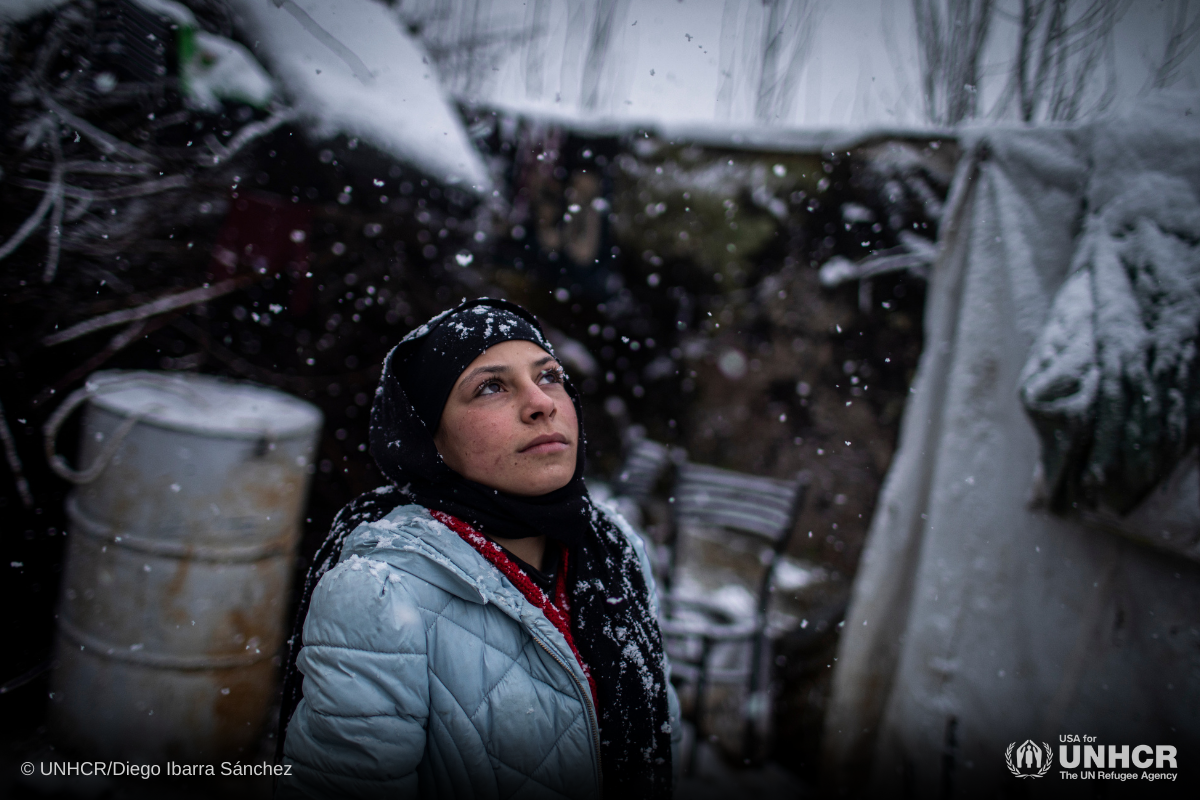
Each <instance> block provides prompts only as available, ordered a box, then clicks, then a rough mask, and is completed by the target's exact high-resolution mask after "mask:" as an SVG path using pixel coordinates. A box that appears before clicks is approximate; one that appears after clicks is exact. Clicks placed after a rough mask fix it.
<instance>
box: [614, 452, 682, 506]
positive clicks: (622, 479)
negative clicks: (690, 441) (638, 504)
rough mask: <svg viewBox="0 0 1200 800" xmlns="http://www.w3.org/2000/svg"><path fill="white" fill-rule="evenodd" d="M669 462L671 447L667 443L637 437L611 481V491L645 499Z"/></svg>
mask: <svg viewBox="0 0 1200 800" xmlns="http://www.w3.org/2000/svg"><path fill="white" fill-rule="evenodd" d="M670 463H671V449H670V448H669V447H668V446H667V445H665V444H661V443H659V442H655V441H652V440H650V439H638V440H637V441H635V442H634V443H633V445H632V446H631V447H630V448H629V455H627V456H626V457H625V463H624V464H623V465H622V466H621V469H620V470H618V472H617V475H616V478H615V479H614V480H613V482H612V489H613V493H614V494H618V495H622V494H623V495H625V496H627V497H632V498H633V499H635V500H638V501H642V500H645V499H646V498H647V497H649V496H650V493H651V492H653V491H654V486H655V484H657V483H658V480H659V478H661V477H662V474H663V472H664V471H665V470H666V469H667V467H668V466H669V465H670Z"/></svg>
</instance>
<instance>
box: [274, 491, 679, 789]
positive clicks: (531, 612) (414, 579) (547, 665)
mask: <svg viewBox="0 0 1200 800" xmlns="http://www.w3.org/2000/svg"><path fill="white" fill-rule="evenodd" d="M608 513H610V516H612V517H613V520H614V522H615V523H616V524H617V526H618V528H619V529H620V530H622V531H623V532H624V533H625V534H626V535H627V536H628V537H629V538H630V540H631V541H632V543H633V546H634V548H635V550H636V552H637V553H638V555H639V557H640V559H641V562H642V567H643V569H644V571H645V574H646V583H647V585H648V586H650V589H651V602H652V603H655V604H656V599H655V596H654V582H653V577H652V576H651V572H650V565H649V560H648V558H647V556H646V551H645V547H644V545H643V543H642V541H641V539H640V537H638V535H637V534H636V533H634V532H633V530H632V529H631V528H630V527H629V525H628V523H626V522H625V520H624V519H622V518H621V517H620V515H618V514H616V513H614V512H608ZM653 610H654V612H655V613H656V614H657V611H658V609H657V605H655V608H654V609H653ZM298 666H299V668H300V671H301V672H303V673H304V699H303V700H302V701H301V702H300V705H299V706H298V707H297V708H296V712H295V714H294V715H293V717H292V720H291V723H290V724H289V726H288V730H287V736H286V739H285V741H284V753H285V763H288V764H291V765H292V769H291V776H290V777H285V778H281V779H280V782H279V787H278V794H277V796H278V797H281V798H297V797H305V798H328V797H354V798H374V797H380V798H382V797H387V798H409V797H422V798H451V797H453V798H473V799H474V798H478V799H479V800H484V798H510V797H519V798H566V797H569V798H598V797H600V794H601V791H600V783H601V781H600V760H599V753H600V749H599V728H598V727H597V722H596V720H597V716H596V710H595V708H593V704H592V699H591V694H590V692H589V690H588V688H587V686H588V684H587V678H586V677H585V676H584V674H583V670H582V669H581V668H580V667H579V663H578V662H577V661H576V659H575V656H574V654H573V653H572V652H571V648H570V647H569V646H568V645H567V642H566V639H564V638H563V636H562V634H561V633H559V631H558V629H557V628H555V627H554V625H553V624H551V623H550V621H549V620H547V619H546V617H545V615H544V614H543V613H542V612H541V610H540V609H538V608H536V607H535V606H534V605H532V604H531V603H530V602H529V601H527V600H526V599H525V597H524V596H523V595H522V594H521V592H520V590H518V589H517V588H516V587H515V586H513V585H512V584H511V583H510V582H509V581H508V579H507V578H505V577H504V576H503V575H502V574H501V573H500V572H499V571H498V570H497V569H496V568H495V567H493V566H492V565H491V564H489V563H488V562H487V561H486V560H485V559H484V558H483V556H481V555H480V554H479V553H478V552H477V551H476V550H475V548H473V547H472V546H471V545H470V544H468V543H467V542H465V541H463V540H462V538H461V537H459V535H458V534H456V533H454V532H453V531H451V530H450V529H448V528H447V527H446V526H444V525H442V524H441V523H440V522H438V521H436V520H435V519H433V517H432V516H430V514H429V512H428V511H427V510H426V509H424V508H422V507H420V506H415V505H408V506H401V507H399V508H397V509H395V510H393V511H392V512H391V513H390V514H388V515H387V516H385V517H384V518H383V519H381V520H379V521H378V522H374V523H370V524H364V525H360V526H359V527H358V528H356V529H355V530H354V531H353V532H351V534H350V535H349V537H347V539H346V542H345V545H344V547H343V550H342V556H341V560H340V561H339V562H338V564H337V566H335V567H334V568H333V569H331V570H330V571H329V572H328V573H327V574H326V575H325V576H324V577H323V578H322V579H321V581H320V583H319V584H318V585H317V588H316V590H315V591H314V593H313V597H312V605H311V606H310V608H309V612H308V618H307V619H306V620H305V623H304V647H303V649H302V650H301V651H300V656H299V660H298ZM668 686H669V684H668ZM669 702H670V709H671V720H672V727H673V731H674V732H673V734H672V743H673V747H672V749H677V747H678V740H679V736H680V726H679V725H678V724H677V720H678V717H679V704H678V700H677V699H676V697H675V694H674V691H673V690H670V697H669ZM676 762H678V759H676Z"/></svg>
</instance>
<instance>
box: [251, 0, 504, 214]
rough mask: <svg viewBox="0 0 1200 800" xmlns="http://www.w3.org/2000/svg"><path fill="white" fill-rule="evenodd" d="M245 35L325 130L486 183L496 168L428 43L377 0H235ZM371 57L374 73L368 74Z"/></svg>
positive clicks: (446, 174) (464, 180) (449, 175)
mask: <svg viewBox="0 0 1200 800" xmlns="http://www.w3.org/2000/svg"><path fill="white" fill-rule="evenodd" d="M231 4H232V5H233V6H234V7H235V8H236V10H237V12H238V16H239V17H240V20H239V22H240V25H241V27H242V29H243V32H244V33H245V34H246V38H247V39H248V40H249V41H253V42H255V43H256V46H255V47H254V50H255V53H256V55H257V56H258V57H259V58H260V59H262V60H263V61H264V62H266V64H267V65H268V68H269V69H270V70H271V72H272V74H273V75H274V76H275V78H276V79H277V80H278V81H279V82H280V84H281V85H282V86H283V89H284V93H285V94H286V96H287V97H288V98H289V100H290V101H291V102H292V103H294V104H295V106H296V108H297V110H298V111H299V112H300V113H301V114H302V115H303V116H304V117H306V118H307V119H309V120H310V121H311V122H312V123H314V126H315V128H314V130H313V133H314V134H315V135H316V136H319V137H322V138H325V137H331V136H336V135H337V134H339V133H340V134H345V135H347V136H350V137H357V138H359V139H361V140H362V141H364V142H366V143H368V144H370V145H372V146H373V147H376V148H378V149H379V150H382V151H383V152H385V153H388V154H389V155H392V156H395V157H396V158H398V159H401V160H403V161H407V162H409V163H411V164H413V165H415V166H417V167H419V168H421V169H422V170H424V171H425V172H426V173H428V174H430V175H431V176H432V177H434V178H437V179H439V180H445V181H446V182H447V183H449V184H453V185H458V186H463V187H464V188H470V189H471V190H473V191H475V192H483V191H484V190H485V189H487V188H488V186H489V181H488V177H487V171H486V169H485V167H484V165H483V161H482V159H481V158H480V156H479V154H478V153H477V152H476V151H475V149H474V148H473V147H472V146H471V143H470V140H469V139H468V137H467V134H466V132H465V131H464V130H463V127H462V123H461V121H460V119H459V117H458V114H457V113H456V112H455V110H454V109H453V107H452V106H451V105H450V104H449V103H448V102H447V100H446V96H445V94H444V93H443V91H442V87H441V85H440V84H439V83H438V78H437V74H436V73H435V72H434V70H433V68H432V66H430V64H429V63H427V61H428V60H427V59H426V58H425V57H424V55H423V53H422V51H421V48H420V46H419V45H418V44H416V43H415V42H414V41H413V40H412V39H411V38H410V37H409V36H408V34H407V33H406V32H405V31H404V30H403V29H402V28H401V26H400V23H399V21H398V20H397V19H396V17H395V16H394V15H393V14H392V13H391V12H390V11H389V10H388V9H387V8H386V7H385V6H384V5H383V4H382V3H378V2H374V1H373V0H336V2H334V0H279V2H278V5H277V4H276V2H269V1H267V0H233V2H232V3H231ZM363 67H365V69H366V71H367V72H368V74H365V75H362V74H359V73H361V72H363Z"/></svg>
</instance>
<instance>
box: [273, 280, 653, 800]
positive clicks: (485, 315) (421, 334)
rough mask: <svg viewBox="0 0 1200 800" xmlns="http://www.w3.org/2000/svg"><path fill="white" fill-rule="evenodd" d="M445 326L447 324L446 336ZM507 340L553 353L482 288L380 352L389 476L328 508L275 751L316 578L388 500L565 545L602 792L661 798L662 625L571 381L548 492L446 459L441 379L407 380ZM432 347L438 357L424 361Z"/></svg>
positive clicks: (287, 675)
mask: <svg viewBox="0 0 1200 800" xmlns="http://www.w3.org/2000/svg"><path fill="white" fill-rule="evenodd" d="M447 325H449V326H452V327H444V326H447ZM439 329H441V330H439ZM447 331H453V333H454V335H452V336H448V335H447ZM511 339H522V340H526V341H531V342H534V343H535V344H537V345H538V346H540V347H542V348H543V349H545V350H546V352H548V353H550V354H551V355H553V354H554V351H553V349H552V348H551V346H550V344H549V342H547V341H546V340H545V338H544V337H543V335H542V331H541V327H540V326H539V325H538V323H537V321H536V319H534V317H533V316H532V315H530V314H529V313H528V312H527V311H525V310H524V309H523V308H521V307H519V306H516V305H514V304H512V303H508V302H505V301H503V300H489V299H486V298H482V299H479V300H473V301H469V302H467V303H464V304H462V305H460V306H458V307H457V308H454V309H451V310H450V311H448V312H445V313H443V314H440V315H438V316H437V317H434V318H433V319H432V320H430V321H429V322H428V323H427V324H425V325H422V326H420V327H419V328H417V329H416V330H414V331H412V332H411V333H410V334H409V335H408V336H406V337H405V338H404V339H403V340H402V341H401V343H400V344H399V345H397V346H396V347H395V348H394V349H393V350H392V352H391V353H389V354H388V356H387V359H386V360H385V361H384V365H383V375H382V376H381V378H380V381H379V389H378V390H377V391H376V393H375V402H374V405H373V406H372V408H371V431H370V434H371V454H372V455H373V456H374V457H375V461H376V463H377V464H378V465H379V467H380V469H381V470H382V471H383V474H384V475H385V476H386V477H387V478H388V479H389V480H390V481H391V482H392V483H391V485H389V486H384V487H380V488H379V489H376V490H374V491H371V492H367V493H365V494H363V495H361V496H360V497H358V498H357V499H355V500H354V501H352V502H351V503H350V504H349V505H348V506H346V507H345V508H343V509H342V510H341V512H339V513H338V515H337V517H336V518H335V519H334V524H333V529H332V531H331V532H330V534H329V537H328V538H327V539H326V540H325V542H324V543H323V544H322V545H321V547H320V549H319V550H318V551H317V553H316V555H315V557H314V559H313V566H312V567H311V568H310V569H309V572H308V575H307V576H306V578H305V582H304V588H303V593H302V594H301V598H300V605H299V608H298V610H297V614H296V623H295V627H294V629H293V632H292V636H291V638H290V639H288V657H287V662H286V664H285V668H284V685H283V703H282V708H281V709H280V731H279V743H278V748H277V757H279V758H282V752H283V739H284V734H285V733H286V730H287V724H288V722H289V721H290V720H291V717H292V713H293V712H294V711H295V709H296V706H297V705H298V704H299V702H300V698H301V695H302V676H301V675H300V673H299V671H298V670H297V669H296V656H297V655H298V654H299V650H300V645H301V643H300V641H299V639H300V636H299V634H300V633H301V631H302V629H303V623H304V618H305V617H306V616H307V613H308V606H309V602H310V600H311V598H312V593H313V590H314V589H315V588H316V585H317V582H318V581H319V580H320V579H321V577H322V576H323V575H324V574H325V573H326V572H327V571H328V570H329V569H330V568H332V567H333V566H334V565H335V564H337V562H338V559H339V558H340V556H341V551H342V543H343V542H344V541H345V539H346V537H347V536H348V535H349V534H350V533H351V532H352V531H353V530H354V529H355V528H356V527H358V526H359V525H360V524H362V523H365V522H373V521H375V520H378V519H380V518H381V517H383V516H385V515H386V514H388V513H389V512H390V511H391V510H392V509H394V508H395V507H396V506H399V505H403V504H405V503H417V504H419V505H422V506H425V507H426V508H430V509H435V510H438V511H444V512H446V513H447V514H451V515H453V516H455V517H458V518H459V519H462V520H463V521H465V522H467V523H469V524H470V525H472V526H473V527H475V528H476V529H478V530H480V531H482V532H483V533H485V534H490V535H494V536H499V537H502V538H524V537H528V536H536V535H539V534H545V535H547V536H549V537H551V538H554V539H556V540H558V541H560V542H562V543H563V544H565V545H566V546H568V547H569V548H570V549H571V557H570V559H569V564H570V567H569V572H568V575H567V587H568V591H569V593H570V603H571V628H572V631H571V633H572V636H573V638H574V641H575V646H576V647H577V648H578V650H579V653H580V655H581V656H582V658H583V660H584V663H586V664H587V665H588V667H589V668H590V670H591V675H592V678H593V680H594V681H595V683H596V691H597V695H598V697H599V708H598V709H597V711H598V713H599V717H600V720H599V721H600V740H601V741H600V759H601V765H602V769H603V776H604V794H605V796H606V797H618V796H620V797H630V798H660V797H661V798H668V797H670V796H671V791H672V787H671V782H672V777H671V775H672V773H671V736H670V724H669V713H668V709H667V689H666V670H665V663H664V657H663V646H662V635H661V632H660V631H659V627H658V620H656V619H655V618H654V615H653V613H652V612H651V610H650V595H649V588H648V586H647V585H646V581H645V577H644V576H643V574H642V569H641V564H640V562H639V560H638V558H637V554H636V552H635V551H634V549H633V547H632V546H631V545H630V544H629V541H628V540H627V539H626V537H625V536H624V535H623V534H622V533H621V532H620V531H619V530H617V528H616V527H615V526H614V525H613V524H612V522H610V521H609V519H608V517H607V516H606V515H605V514H604V513H602V512H601V511H600V510H599V509H598V508H596V506H595V505H594V504H593V502H592V499H591V497H590V496H589V495H588V492H587V487H586V485H585V484H584V482H583V465H584V449H585V439H584V432H583V413H582V411H583V410H582V408H581V407H580V403H579V397H578V394H577V393H576V391H575V388H574V386H573V385H572V384H571V382H570V380H567V381H566V383H565V386H566V389H567V393H568V394H569V396H570V397H571V401H572V402H573V403H574V404H575V410H576V413H577V415H578V418H579V450H578V453H579V455H578V458H577V461H576V466H575V474H574V476H573V477H572V478H571V481H570V482H569V483H568V484H567V485H566V486H564V487H562V488H561V489H557V490H555V491H553V492H550V493H549V494H546V495H542V496H539V497H518V496H515V495H508V494H505V493H502V492H498V491H496V490H494V489H490V488H488V487H486V486H483V485H481V484H478V483H475V482H473V481H469V480H467V479H466V478H463V477H462V476H461V475H459V474H458V473H456V472H454V471H453V470H451V469H450V468H449V467H447V466H446V465H445V463H444V462H443V461H442V459H441V456H440V455H438V452H437V448H436V446H435V445H434V443H433V430H435V429H436V426H437V420H438V419H439V418H440V415H441V411H440V406H438V405H437V403H436V402H435V401H436V398H437V396H438V395H439V394H440V397H441V400H440V402H441V403H442V404H443V405H444V403H445V398H446V394H444V393H442V388H441V387H442V386H443V385H444V384H445V380H444V376H442V379H437V378H435V379H433V380H431V381H429V382H427V383H426V384H421V383H419V382H414V381H412V380H409V379H406V378H407V377H408V376H409V375H410V374H411V373H410V372H409V371H408V367H409V366H411V365H412V364H413V363H425V364H429V365H435V364H436V365H438V366H433V367H432V370H433V371H439V370H440V372H444V373H446V374H449V373H450V372H453V376H452V378H451V380H453V379H456V378H457V377H458V375H459V374H461V371H462V368H465V367H466V366H467V365H468V364H470V363H471V361H473V360H474V359H475V358H476V357H478V356H479V355H480V354H481V353H482V352H483V351H484V350H486V349H487V348H488V347H491V346H492V345H494V344H497V343H499V342H502V341H509V340H511ZM431 353H433V354H434V355H436V356H437V358H435V359H433V360H429V355H430V354H431ZM410 359H413V361H410ZM447 364H449V365H450V366H446V365H447ZM459 364H461V367H459V366H458V365H459ZM456 367H457V370H455V368H456ZM406 383H407V384H409V385H410V386H412V387H413V393H414V394H415V395H416V394H420V395H423V396H421V397H419V398H418V400H417V404H416V406H420V407H421V408H420V410H418V408H417V407H416V406H414V403H413V402H412V401H411V400H410V399H409V396H408V393H407V392H406V391H405V387H404V384H406ZM422 387H432V388H422ZM446 391H447V392H448V389H447V390H446ZM434 414H436V415H437V416H436V417H434V416H433V415H434ZM426 420H428V421H429V422H426ZM431 428H432V429H433V430H431Z"/></svg>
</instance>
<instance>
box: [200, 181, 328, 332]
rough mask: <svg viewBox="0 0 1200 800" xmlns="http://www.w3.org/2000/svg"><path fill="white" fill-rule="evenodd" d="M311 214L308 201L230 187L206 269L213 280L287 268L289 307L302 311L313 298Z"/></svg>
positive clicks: (297, 313) (302, 312)
mask: <svg viewBox="0 0 1200 800" xmlns="http://www.w3.org/2000/svg"><path fill="white" fill-rule="evenodd" d="M312 215H313V209H312V206H311V205H309V204H307V203H292V202H288V201H287V200H285V199H284V198H282V197H278V196H276V195H272V194H266V193H262V192H245V191H241V192H234V193H233V194H232V197H231V199H230V205H229V215H228V216H226V217H225V224H224V225H222V226H221V231H220V233H218V234H217V242H216V244H215V245H213V251H212V256H213V260H212V263H211V264H210V265H209V271H210V272H211V273H212V275H213V277H214V279H216V280H221V279H223V278H227V277H232V276H234V275H237V274H239V273H240V274H247V273H251V274H256V275H278V274H280V273H285V272H286V273H287V274H288V275H289V276H290V277H291V279H292V282H293V287H292V298H291V303H290V304H289V306H290V310H291V312H292V314H293V315H294V316H302V315H303V314H304V312H305V311H307V310H308V306H309V305H310V304H311V302H312V279H311V278H308V277H307V273H308V252H309V251H308V240H309V237H310V236H311V233H312Z"/></svg>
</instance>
